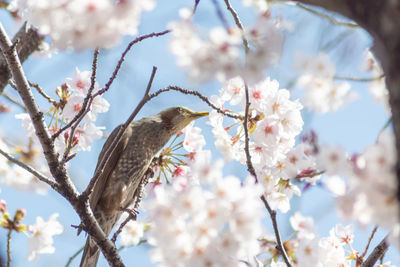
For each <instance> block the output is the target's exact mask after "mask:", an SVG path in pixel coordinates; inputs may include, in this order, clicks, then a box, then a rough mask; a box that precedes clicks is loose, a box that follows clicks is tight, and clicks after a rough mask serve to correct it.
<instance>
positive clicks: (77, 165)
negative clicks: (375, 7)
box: [0, 0, 399, 266]
mask: <svg viewBox="0 0 400 267" xmlns="http://www.w3.org/2000/svg"><path fill="white" fill-rule="evenodd" d="M219 2H221V3H220V4H221V5H222V4H223V2H222V1H219ZM191 5H192V3H190V4H189V5H188V1H183V0H180V1H158V2H157V7H156V9H155V10H154V11H152V12H150V13H144V14H143V19H142V23H141V26H140V27H139V33H140V34H146V33H150V32H157V31H163V30H165V29H166V28H167V27H168V26H167V25H168V23H169V22H170V21H174V20H177V19H178V9H179V8H181V7H191ZM232 5H233V6H234V7H236V8H237V11H238V13H239V15H240V17H241V19H242V21H243V23H244V24H245V25H251V24H252V21H254V18H255V13H254V12H253V10H252V9H251V8H239V7H240V6H241V5H240V1H232ZM275 12H276V13H279V12H281V13H282V15H283V17H284V18H285V19H287V20H289V21H291V22H293V23H294V24H295V25H296V28H295V31H294V32H291V33H287V34H286V42H285V47H284V52H283V55H282V58H281V61H280V63H279V64H278V65H277V66H275V67H274V68H272V69H270V70H268V71H267V75H269V76H270V77H271V78H272V79H277V80H278V81H279V83H280V84H281V86H282V87H283V86H285V85H287V84H289V83H290V81H291V80H292V79H294V78H295V77H296V74H297V73H295V72H293V70H292V68H291V65H292V64H293V59H294V55H295V53H296V52H298V51H303V52H305V53H307V54H317V53H318V51H320V49H321V48H322V47H324V44H326V43H328V42H329V41H330V40H333V39H335V37H337V36H339V35H340V34H342V33H343V32H345V31H349V35H348V37H346V39H345V40H344V41H343V42H341V43H339V44H338V45H336V46H335V47H334V48H333V49H331V50H329V51H327V52H328V53H329V54H330V55H331V57H332V60H333V61H334V62H335V63H337V64H338V65H337V70H338V71H337V73H338V75H342V76H354V77H367V73H364V72H362V71H360V64H361V61H362V55H363V52H364V50H365V49H366V48H368V47H370V46H371V44H372V41H371V39H370V37H369V36H368V35H367V34H366V33H365V32H364V31H363V30H360V29H355V30H351V31H350V30H349V29H347V28H344V27H340V26H332V25H331V24H330V23H329V22H328V21H326V20H323V19H320V18H318V17H316V16H314V15H311V14H309V13H307V12H305V11H304V10H301V9H299V8H296V7H282V8H280V9H279V12H277V11H275ZM226 17H227V18H229V14H228V13H226ZM0 19H1V22H2V23H3V24H4V25H5V26H6V29H7V30H8V31H9V32H11V31H12V29H13V26H12V23H11V22H10V19H9V18H8V15H7V14H6V13H5V12H4V11H1V12H0ZM229 20H230V22H231V25H233V24H232V21H231V19H230V18H229ZM195 21H196V22H197V23H199V24H201V25H202V26H203V27H206V28H207V27H212V26H214V25H220V22H219V20H218V19H217V16H216V14H215V9H214V7H213V5H212V1H202V2H201V3H200V5H199V7H198V11H197V13H196V16H195ZM133 38H134V37H126V38H124V41H123V43H122V44H121V45H119V46H117V47H116V48H115V49H112V50H109V51H101V53H100V59H99V67H98V81H99V83H100V85H104V84H105V82H106V81H107V80H108V78H109V76H110V75H111V73H112V71H113V69H114V66H115V65H116V62H117V60H118V57H119V55H120V54H121V52H122V51H123V50H124V48H125V47H126V44H127V43H128V42H129V41H130V40H132V39H133ZM169 38H170V37H169V36H163V37H159V38H153V39H149V40H145V41H144V42H142V43H139V44H138V45H135V46H134V47H133V49H132V51H131V52H130V53H129V54H128V56H127V58H126V60H125V63H124V65H123V67H122V69H121V72H120V74H119V75H118V78H117V79H116V81H115V82H114V84H113V85H112V87H111V90H110V91H109V92H107V93H106V94H105V98H106V99H107V100H108V101H109V102H110V104H111V108H110V111H109V112H108V113H106V114H102V115H100V117H99V119H98V121H97V122H96V124H97V125H104V126H106V127H107V131H108V132H111V130H112V129H113V128H114V127H115V126H117V125H118V124H120V123H122V122H123V121H125V120H126V118H127V117H128V116H129V114H130V113H131V112H132V110H133V108H134V107H135V106H136V104H137V103H138V101H139V99H140V98H141V96H142V94H143V92H144V89H145V87H146V84H147V81H148V79H149V76H150V73H151V69H152V66H154V65H155V66H157V67H158V71H157V75H156V77H155V80H154V83H153V90H156V89H159V88H164V87H166V86H168V85H179V86H181V87H184V88H188V89H196V90H199V91H201V92H202V93H203V94H204V95H207V96H210V95H212V94H216V93H217V91H218V90H219V88H220V84H218V83H217V82H215V81H213V82H209V83H207V84H194V83H191V82H190V81H188V80H187V79H186V77H185V73H184V72H182V70H180V69H179V68H178V67H177V66H176V60H175V58H174V56H173V55H171V54H170V53H169V51H168V40H169ZM91 56H92V52H90V51H85V52H80V53H74V52H63V53H59V54H58V55H54V56H53V57H52V58H50V59H34V58H31V59H29V60H28V61H27V62H26V63H25V64H24V69H25V72H26V74H27V76H28V79H29V80H31V81H34V82H36V83H39V84H40V85H41V86H42V87H43V88H44V89H45V90H46V91H47V92H48V93H49V94H51V95H52V96H54V91H55V88H56V86H58V85H60V84H61V83H63V82H64V80H65V78H66V77H71V76H72V75H73V73H74V71H75V67H76V66H77V67H79V69H80V70H89V69H90V66H91ZM351 85H352V90H354V91H356V92H357V93H358V94H359V95H360V97H359V99H358V100H357V101H355V102H353V103H351V104H349V105H348V106H346V107H345V108H343V109H340V110H339V111H337V112H336V113H328V114H324V115H316V114H312V113H310V112H307V111H304V112H303V116H304V120H305V122H306V124H305V129H314V130H316V132H317V133H318V135H319V137H320V140H321V142H322V143H329V144H340V145H342V146H344V147H345V148H346V150H347V151H348V152H350V153H353V152H361V151H362V150H363V149H364V148H365V147H366V146H368V145H370V144H373V143H374V142H375V140H376V137H377V134H378V132H379V131H380V129H381V128H382V126H383V125H384V124H385V122H386V121H387V119H388V117H387V114H385V112H384V110H383V108H382V107H381V106H379V105H377V104H376V103H375V102H374V101H373V99H372V97H371V95H370V94H369V93H368V85H367V83H360V82H352V83H351ZM6 91H7V92H8V93H10V94H15V93H14V92H13V90H12V89H11V88H9V87H8V88H7V89H6ZM293 94H294V95H297V96H298V95H300V94H301V92H300V91H298V90H296V89H294V91H293ZM6 102H7V101H6V100H5V99H4V98H0V103H6ZM42 103H44V102H42ZM173 105H184V106H190V107H191V108H192V109H194V110H209V107H208V106H206V105H205V104H204V103H202V102H200V101H198V100H197V99H196V98H194V97H192V96H186V95H180V94H178V93H175V92H171V93H166V94H165V95H162V96H161V97H159V98H156V99H153V100H152V101H151V102H150V103H148V105H146V106H145V107H144V108H143V109H142V110H141V112H140V113H139V115H138V117H142V116H146V115H152V114H154V113H157V112H158V111H159V110H161V109H164V108H166V107H168V106H173ZM13 111H14V112H15V113H19V112H20V110H18V108H17V107H15V108H13ZM0 125H1V128H0V132H1V134H3V135H4V136H6V137H9V136H12V142H19V141H24V139H25V137H24V135H23V132H22V128H21V127H20V125H19V122H17V121H15V119H14V118H13V115H12V114H0ZM196 125H197V126H200V127H202V128H203V133H204V135H205V136H206V139H207V141H208V144H207V148H208V149H211V150H212V151H213V153H214V154H213V158H214V159H217V158H220V157H222V156H221V155H220V154H219V152H217V151H216V150H215V147H214V145H213V141H212V134H211V128H210V126H208V125H206V124H205V120H201V121H198V122H196ZM103 142H104V140H101V141H97V142H95V143H94V145H93V147H92V150H91V151H90V152H82V153H80V154H79V156H78V157H77V158H75V159H74V160H72V162H71V169H70V175H71V177H72V179H73V180H74V182H75V183H76V185H77V186H78V188H79V189H80V190H82V189H83V188H84V187H85V186H86V184H87V182H88V180H89V179H90V177H91V175H92V173H93V170H94V167H95V164H96V161H97V156H98V153H99V152H100V149H101V147H102V144H103ZM233 173H234V174H236V175H238V176H240V177H242V178H244V177H245V176H246V168H245V167H244V166H242V165H239V164H228V165H227V166H226V168H225V174H226V175H228V174H233ZM0 188H1V193H0V198H1V199H5V200H6V201H7V203H8V209H9V211H10V212H11V213H13V212H14V211H15V210H16V209H17V208H19V207H24V208H25V209H27V216H26V218H25V219H24V222H25V223H27V224H31V223H34V221H35V218H36V216H42V217H43V218H44V219H46V220H47V219H48V217H49V216H50V215H51V214H53V213H55V212H58V213H59V214H60V217H59V219H60V221H61V222H62V223H63V225H64V228H65V230H64V233H63V234H62V235H60V236H56V237H55V243H54V245H55V247H56V253H55V254H51V255H41V256H40V261H39V263H37V264H32V263H29V262H27V261H25V259H24V258H25V257H26V255H27V254H28V250H27V247H26V239H27V238H26V237H25V236H24V234H15V233H14V235H13V239H12V251H13V252H12V257H13V262H14V266H56V265H65V263H66V262H67V260H68V258H69V257H70V256H71V255H72V254H73V253H74V252H75V251H77V250H78V249H79V248H80V247H81V246H83V244H84V242H85V241H84V239H85V237H84V235H81V236H79V237H77V236H76V234H75V230H74V229H72V228H71V227H70V225H71V224H79V219H78V216H77V215H76V214H75V213H74V212H73V210H72V208H71V207H70V206H69V204H68V203H67V202H66V201H65V200H64V199H63V198H62V197H60V196H59V195H57V194H56V193H52V192H49V194H47V195H46V196H38V195H33V194H29V193H25V192H17V191H16V190H14V189H12V188H7V187H5V186H2V185H0ZM291 204H292V209H293V212H292V211H291V212H289V213H288V214H279V215H278V218H279V223H280V228H281V231H282V234H283V236H284V237H288V236H289V235H290V234H291V229H290V225H289V223H288V217H289V216H290V215H291V214H293V213H294V211H295V210H300V211H301V212H302V213H303V214H304V215H307V216H313V217H314V219H315V220H316V224H317V225H318V231H319V233H320V235H321V236H328V235H329V230H330V229H331V228H332V227H334V225H335V224H336V223H337V222H338V221H339V220H338V218H337V217H336V215H335V214H334V200H333V199H332V198H331V197H330V195H329V193H328V192H327V191H326V190H324V189H322V188H313V189H312V190H309V191H308V192H306V194H304V196H302V197H301V198H294V199H293V200H292V202H291ZM265 226H266V228H267V229H270V230H271V227H270V222H269V220H268V219H267V220H266V221H265ZM369 233H370V229H358V231H357V234H356V240H355V244H354V247H355V248H356V249H360V250H362V249H363V248H364V246H365V244H366V241H367V239H368V236H369ZM384 235H385V232H384V231H378V237H377V238H376V239H374V241H373V243H372V245H374V244H376V243H378V242H380V240H381V238H382V237H383V236H384ZM5 237H6V231H5V230H2V229H0V240H4V241H0V251H1V255H4V252H5V245H4V244H5ZM121 255H122V257H123V259H124V260H125V262H127V263H128V262H129V263H133V262H134V263H135V264H134V266H152V265H151V263H150V262H149V259H148V247H147V246H146V245H141V246H140V247H134V248H129V249H125V250H123V251H122V252H121ZM79 258H80V257H78V259H76V261H75V262H74V263H73V264H72V266H77V265H78V263H79ZM387 259H390V260H392V263H394V264H398V263H399V254H398V253H397V252H396V251H394V250H393V249H391V250H390V252H389V253H388V256H387ZM99 266H107V264H106V262H105V261H104V259H101V260H100V263H99ZM131 266H133V265H131Z"/></svg>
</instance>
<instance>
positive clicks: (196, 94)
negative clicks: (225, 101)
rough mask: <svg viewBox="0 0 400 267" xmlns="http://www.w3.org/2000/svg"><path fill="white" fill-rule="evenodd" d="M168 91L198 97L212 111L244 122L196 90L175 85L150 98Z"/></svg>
mask: <svg viewBox="0 0 400 267" xmlns="http://www.w3.org/2000/svg"><path fill="white" fill-rule="evenodd" d="M168 91H178V92H181V93H183V94H185V95H194V96H197V97H198V98H200V99H201V100H202V101H204V102H205V103H207V105H208V106H210V107H211V108H212V109H214V110H216V111H217V112H218V113H220V114H223V115H225V116H227V117H230V118H233V119H238V120H243V116H241V115H236V114H233V113H232V112H229V111H226V110H223V109H220V108H218V107H217V106H215V105H214V104H213V103H211V102H210V100H209V99H208V98H207V97H206V96H204V95H202V94H201V93H200V92H198V91H195V90H188V89H183V88H181V87H179V86H175V85H170V86H168V87H166V88H163V89H160V90H158V91H156V92H154V93H153V94H151V95H150V98H154V97H156V96H158V95H159V94H161V93H164V92H168Z"/></svg>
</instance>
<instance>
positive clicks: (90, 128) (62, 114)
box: [15, 68, 110, 156]
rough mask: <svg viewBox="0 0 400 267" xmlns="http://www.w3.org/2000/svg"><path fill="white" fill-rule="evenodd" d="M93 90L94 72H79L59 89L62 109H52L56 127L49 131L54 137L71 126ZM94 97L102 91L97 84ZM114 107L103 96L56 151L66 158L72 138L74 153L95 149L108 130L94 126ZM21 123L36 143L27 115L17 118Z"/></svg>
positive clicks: (60, 140) (62, 138)
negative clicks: (103, 114)
mask: <svg viewBox="0 0 400 267" xmlns="http://www.w3.org/2000/svg"><path fill="white" fill-rule="evenodd" d="M90 86H91V72H90V71H82V72H81V71H80V70H79V69H78V68H76V72H75V74H74V76H73V77H72V78H67V79H66V83H65V84H64V85H62V86H61V87H59V88H57V95H58V96H59V97H60V99H61V100H60V103H61V104H60V105H58V106H57V107H52V108H50V110H49V112H48V114H51V115H52V121H53V122H54V124H53V125H51V126H50V127H49V129H50V132H51V133H52V134H54V133H56V132H57V131H58V130H59V129H60V128H61V127H62V126H63V125H65V123H68V122H70V121H71V120H72V119H73V118H74V117H75V116H76V115H77V114H78V113H79V112H80V111H81V109H82V108H83V102H84V99H85V97H86V95H87V94H88V91H89V88H90ZM93 86H94V88H93V92H92V94H95V93H96V92H97V91H98V90H99V89H100V88H99V85H98V83H97V82H95V83H94V85H93ZM109 106H110V104H109V103H108V102H107V100H105V99H104V98H103V97H102V96H101V95H99V96H96V97H95V98H94V99H93V102H92V104H91V106H90V109H89V112H88V113H87V114H86V115H85V117H84V118H83V120H82V122H81V123H80V124H79V126H78V127H77V129H76V131H75V134H74V136H72V137H71V136H70V132H71V129H68V130H66V131H65V132H64V133H63V134H62V135H59V136H58V137H57V138H56V139H55V149H56V152H57V153H59V155H61V156H62V155H63V154H64V151H65V149H66V147H67V145H68V142H69V140H70V138H72V148H73V151H75V152H76V151H81V150H88V151H90V149H91V144H92V143H93V141H94V140H97V139H100V138H101V137H103V131H102V130H103V129H104V127H99V126H96V125H95V124H94V122H95V121H96V120H97V115H98V114H99V113H103V112H107V111H108V108H109ZM15 117H16V118H17V119H21V120H22V126H23V127H24V129H25V130H26V134H27V136H28V137H30V138H33V139H35V140H36V135H35V132H34V127H33V124H32V121H31V119H30V117H29V115H28V114H27V113H22V114H17V115H16V116H15Z"/></svg>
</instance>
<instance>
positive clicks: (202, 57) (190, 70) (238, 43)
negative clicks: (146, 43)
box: [170, 9, 283, 84]
mask: <svg viewBox="0 0 400 267" xmlns="http://www.w3.org/2000/svg"><path fill="white" fill-rule="evenodd" d="M180 14H181V21H179V22H173V23H171V25H170V27H171V28H172V40H171V42H170V50H171V52H172V53H173V54H175V55H176V56H177V58H178V65H179V66H180V67H182V68H184V69H185V70H186V71H187V74H188V76H189V78H190V79H192V80H194V81H197V82H206V81H208V80H210V79H212V78H217V79H218V80H220V81H224V80H227V79H230V78H233V77H235V76H238V75H241V76H243V77H245V79H246V81H247V82H248V83H251V84H253V83H256V82H258V81H260V80H261V79H262V78H263V76H264V69H265V68H267V67H268V66H270V65H271V64H273V63H276V62H277V60H278V59H279V57H280V52H281V49H282V45H283V36H282V34H281V33H280V32H279V29H278V27H277V24H276V22H274V21H273V20H272V19H270V18H268V17H267V16H260V17H259V18H258V19H257V21H256V23H255V25H254V26H252V27H249V28H246V29H245V30H244V33H243V32H241V30H240V29H239V28H230V29H229V30H226V29H224V28H221V27H217V28H213V29H211V30H210V32H209V35H208V36H207V37H203V36H200V35H198V32H200V30H199V29H198V28H197V26H196V25H194V24H193V22H192V21H191V17H190V12H189V11H188V10H187V9H183V10H180ZM243 35H244V36H245V37H246V38H247V39H248V40H249V42H250V44H251V45H252V48H253V49H251V50H250V51H249V53H248V54H247V56H246V60H245V56H244V49H243V46H242V36H243Z"/></svg>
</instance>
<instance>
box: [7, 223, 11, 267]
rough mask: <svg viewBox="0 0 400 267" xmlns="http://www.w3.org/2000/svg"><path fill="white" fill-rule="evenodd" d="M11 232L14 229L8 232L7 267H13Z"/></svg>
mask: <svg viewBox="0 0 400 267" xmlns="http://www.w3.org/2000/svg"><path fill="white" fill-rule="evenodd" d="M11 232H12V229H10V230H8V234H7V267H10V266H11Z"/></svg>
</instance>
